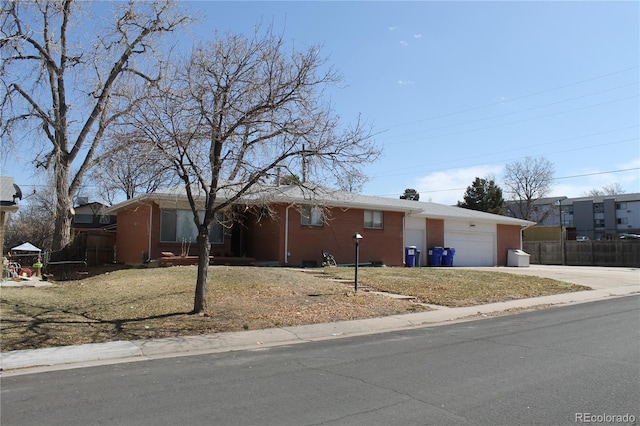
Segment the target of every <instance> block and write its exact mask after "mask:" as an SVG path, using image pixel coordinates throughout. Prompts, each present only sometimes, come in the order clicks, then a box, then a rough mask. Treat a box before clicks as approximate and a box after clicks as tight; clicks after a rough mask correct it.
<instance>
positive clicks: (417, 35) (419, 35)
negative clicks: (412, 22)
mask: <svg viewBox="0 0 640 426" xmlns="http://www.w3.org/2000/svg"><path fill="white" fill-rule="evenodd" d="M413 38H422V34H414V35H413Z"/></svg>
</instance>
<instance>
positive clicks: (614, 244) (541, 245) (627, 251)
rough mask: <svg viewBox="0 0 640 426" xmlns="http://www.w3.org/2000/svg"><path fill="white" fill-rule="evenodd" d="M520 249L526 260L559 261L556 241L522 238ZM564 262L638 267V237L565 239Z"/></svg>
mask: <svg viewBox="0 0 640 426" xmlns="http://www.w3.org/2000/svg"><path fill="white" fill-rule="evenodd" d="M522 249H523V250H524V251H525V252H527V253H529V256H530V257H529V263H536V264H540V265H562V264H563V256H562V244H561V243H560V241H528V242H523V243H522ZM564 264H565V265H571V266H627V267H640V240H616V241H565V242H564Z"/></svg>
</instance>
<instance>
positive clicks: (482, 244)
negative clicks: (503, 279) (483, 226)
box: [444, 231, 496, 266]
mask: <svg viewBox="0 0 640 426" xmlns="http://www.w3.org/2000/svg"><path fill="white" fill-rule="evenodd" d="M444 244H445V247H452V248H454V249H456V252H455V254H454V256H453V266H495V265H496V245H495V238H494V235H493V234H491V233H480V232H459V231H458V232H456V231H449V232H448V233H445V236H444Z"/></svg>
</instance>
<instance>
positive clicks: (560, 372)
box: [1, 296, 640, 426]
mask: <svg viewBox="0 0 640 426" xmlns="http://www.w3.org/2000/svg"><path fill="white" fill-rule="evenodd" d="M639 307H640V297H639V296H627V297H620V298H612V299H607V300H604V301H598V302H592V303H584V304H576V305H570V306H564V307H558V308H554V309H547V310H541V311H535V312H528V313H523V314H519V315H511V316H503V317H496V318H490V319H484V320H481V321H471V322H462V323H455V324H450V325H443V326H439V327H423V328H417V329H411V330H403V331H394V332H389V333H380V334H373V335H366V336H358V337H349V338H342V339H336V340H327V341H319V342H311V343H306V344H302V345H299V344H296V345H289V346H278V347H271V348H264V349H261V350H250V351H239V352H225V353H214V354H207V355H197V356H186V357H178V358H165V359H155V360H149V361H143V362H130V363H121V364H114V365H103V366H98V367H90V368H78V369H71V370H62V371H50V372H43V373H38V374H23V375H16V376H8V377H4V378H3V379H2V390H1V396H2V399H1V409H2V418H1V420H2V425H3V426H8V425H35V424H47V425H89V424H105V425H119V424H122V425H178V424H179V425H199V424H203V425H205V424H206V425H254V424H255V425H289V424H291V425H318V424H327V425H378V424H379V425H389V424H407V425H413V424H438V425H439V424H443V425H444V424H455V425H461V424H480V425H485V424H486V425H502V424H560V425H561V424H577V423H581V421H582V423H589V424H596V423H594V422H593V421H591V420H603V422H601V423H600V424H602V423H606V424H613V423H616V422H615V421H616V420H621V421H620V422H619V424H631V423H633V422H634V421H635V422H636V424H637V422H638V418H639V417H640V410H639V409H638V407H639V405H638V401H640V356H639V355H640V347H639V345H640V343H639V342H640V327H638V324H639V323H640V309H638V308H639ZM625 416H626V417H625ZM584 419H588V420H590V421H588V422H585V421H583V420H584ZM624 419H627V420H629V419H632V421H630V422H628V421H627V422H624V421H622V420H624ZM579 420H581V421H579ZM610 420H614V421H610Z"/></svg>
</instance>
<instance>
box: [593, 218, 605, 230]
mask: <svg viewBox="0 0 640 426" xmlns="http://www.w3.org/2000/svg"><path fill="white" fill-rule="evenodd" d="M595 222H596V227H597V228H604V219H596V220H595Z"/></svg>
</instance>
